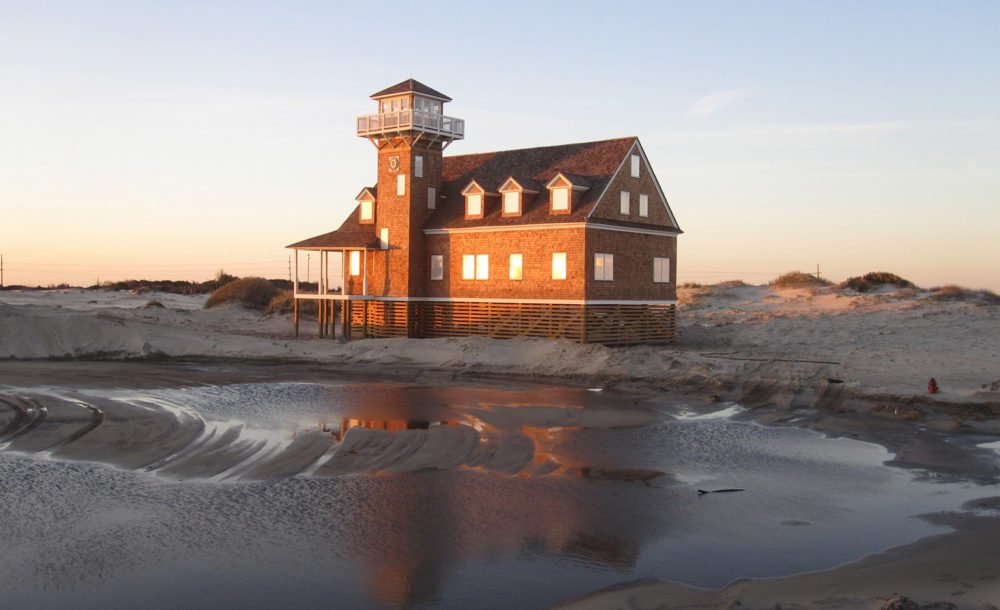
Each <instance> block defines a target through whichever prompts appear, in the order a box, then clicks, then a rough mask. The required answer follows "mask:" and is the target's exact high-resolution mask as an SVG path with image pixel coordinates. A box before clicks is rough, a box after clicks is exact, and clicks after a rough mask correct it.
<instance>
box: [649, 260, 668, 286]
mask: <svg viewBox="0 0 1000 610" xmlns="http://www.w3.org/2000/svg"><path fill="white" fill-rule="evenodd" d="M653 281H654V282H657V283H660V284H669V283H670V259H669V258H660V257H658V256H657V257H654V258H653Z"/></svg>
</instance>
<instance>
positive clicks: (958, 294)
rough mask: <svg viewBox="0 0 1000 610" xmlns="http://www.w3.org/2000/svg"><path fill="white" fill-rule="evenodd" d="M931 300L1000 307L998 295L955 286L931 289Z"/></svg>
mask: <svg viewBox="0 0 1000 610" xmlns="http://www.w3.org/2000/svg"><path fill="white" fill-rule="evenodd" d="M931 291H932V293H931V298H932V299H936V300H938V301H964V302H967V303H977V304H980V305H1000V295H997V293H995V292H993V291H992V290H971V289H969V288H963V287H962V286H958V285H955V284H948V285H946V286H941V287H940V288H931Z"/></svg>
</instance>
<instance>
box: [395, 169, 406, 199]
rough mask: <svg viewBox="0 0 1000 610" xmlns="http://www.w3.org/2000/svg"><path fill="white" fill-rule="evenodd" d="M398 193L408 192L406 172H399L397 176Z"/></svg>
mask: <svg viewBox="0 0 1000 610" xmlns="http://www.w3.org/2000/svg"><path fill="white" fill-rule="evenodd" d="M396 194H397V195H405V194H406V174H398V175H397V176H396Z"/></svg>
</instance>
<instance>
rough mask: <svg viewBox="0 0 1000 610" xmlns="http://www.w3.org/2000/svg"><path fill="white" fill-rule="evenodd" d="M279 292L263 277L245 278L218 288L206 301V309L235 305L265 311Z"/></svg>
mask: <svg viewBox="0 0 1000 610" xmlns="http://www.w3.org/2000/svg"><path fill="white" fill-rule="evenodd" d="M279 292H280V290H279V289H278V288H277V287H276V286H275V285H274V284H272V283H271V282H269V281H268V280H265V279H264V278H262V277H244V278H240V279H238V280H233V281H231V282H229V283H227V284H224V285H222V286H220V287H219V288H217V289H216V290H215V292H213V293H212V295H211V296H210V297H208V300H207V301H205V309H211V308H212V307H218V306H220V305H225V304H228V303H235V304H237V305H242V306H243V307H247V308H249V309H256V310H259V311H264V310H265V309H267V306H268V304H269V303H270V302H271V299H273V298H274V297H276V296H277V295H278V293H279Z"/></svg>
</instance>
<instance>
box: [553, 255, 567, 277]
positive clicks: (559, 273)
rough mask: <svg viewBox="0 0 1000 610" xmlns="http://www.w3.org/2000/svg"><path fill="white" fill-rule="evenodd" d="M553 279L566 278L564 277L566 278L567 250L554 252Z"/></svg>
mask: <svg viewBox="0 0 1000 610" xmlns="http://www.w3.org/2000/svg"><path fill="white" fill-rule="evenodd" d="M552 279H554V280H564V279H566V253H565V252H553V253H552Z"/></svg>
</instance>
